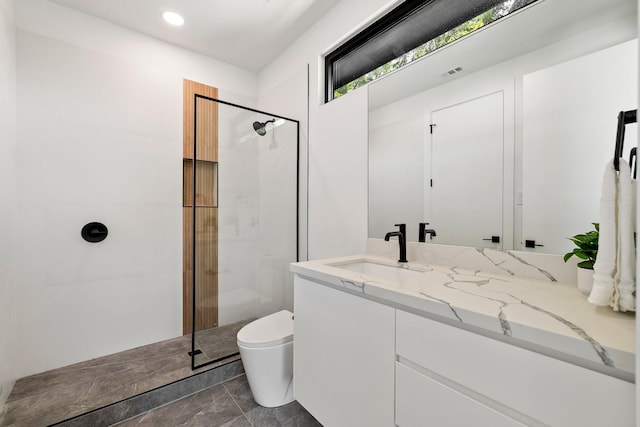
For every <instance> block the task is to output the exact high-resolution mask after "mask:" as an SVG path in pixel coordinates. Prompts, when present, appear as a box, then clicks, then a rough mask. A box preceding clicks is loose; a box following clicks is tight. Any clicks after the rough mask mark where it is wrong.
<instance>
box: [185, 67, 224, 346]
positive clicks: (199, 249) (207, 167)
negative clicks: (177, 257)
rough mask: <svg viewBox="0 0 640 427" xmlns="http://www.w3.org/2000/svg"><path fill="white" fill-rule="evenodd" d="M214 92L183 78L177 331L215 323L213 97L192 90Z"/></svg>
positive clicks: (215, 91) (215, 94)
mask: <svg viewBox="0 0 640 427" xmlns="http://www.w3.org/2000/svg"><path fill="white" fill-rule="evenodd" d="M195 94H199V95H203V96H207V97H209V98H216V99H217V97H218V89H217V88H215V87H211V86H207V85H203V84H201V83H197V82H193V81H190V80H186V79H185V80H184V81H183V157H184V161H183V178H184V185H183V195H184V197H183V203H184V207H183V282H182V295H183V310H182V313H183V316H182V332H183V334H185V335H186V334H190V333H191V332H192V331H196V332H197V331H201V330H205V329H210V328H214V327H216V326H218V209H217V189H218V185H217V163H212V162H217V161H218V103H217V102H214V101H210V100H206V99H202V98H198V99H197V101H196V102H197V103H198V105H197V118H196V117H195V108H194V104H195V103H194V95H195ZM196 119H197V121H198V122H197V126H196V131H197V141H196V142H197V153H195V154H196V156H195V158H196V192H197V193H196V206H195V209H196V223H195V227H196V259H195V266H196V304H195V309H196V325H195V328H194V327H193V325H192V319H193V317H192V316H193V311H192V309H193V308H192V302H193V293H192V290H193V265H194V259H193V258H194V257H193V207H192V206H193V200H192V199H193V158H194V152H193V136H194V121H195V120H196Z"/></svg>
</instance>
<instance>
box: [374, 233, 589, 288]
mask: <svg viewBox="0 0 640 427" xmlns="http://www.w3.org/2000/svg"><path fill="white" fill-rule="evenodd" d="M366 253H368V254H371V255H376V256H381V257H385V258H389V259H394V260H397V257H398V247H397V244H394V242H386V241H384V240H382V239H367V251H366ZM407 258H408V259H411V260H416V261H417V262H420V263H423V264H428V265H430V264H436V265H446V266H449V267H455V266H458V267H461V268H465V269H468V270H474V271H483V272H492V273H500V274H507V275H509V276H513V277H522V278H529V279H537V280H544V281H549V282H561V283H566V284H573V285H575V284H576V281H577V277H576V262H577V261H575V260H573V259H571V260H569V262H564V260H563V258H562V256H560V255H553V254H544V253H538V252H525V251H513V250H506V251H502V250H497V249H491V248H472V247H466V246H455V245H440V244H434V243H418V242H408V243H407Z"/></svg>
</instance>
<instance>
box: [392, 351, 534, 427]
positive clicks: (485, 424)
mask: <svg viewBox="0 0 640 427" xmlns="http://www.w3.org/2000/svg"><path fill="white" fill-rule="evenodd" d="M396 425H397V426H398V427H414V426H423V425H432V426H439V427H459V426H475V427H522V426H524V424H522V423H519V422H517V421H515V420H513V419H511V418H509V417H507V416H506V415H504V414H502V413H500V412H498V411H496V410H495V409H493V408H490V407H488V406H485V405H483V404H482V403H480V402H478V401H476V400H473V399H471V398H470V397H468V396H466V395H465V394H463V393H460V392H459V391H457V390H454V389H452V388H450V387H447V386H446V385H444V384H442V383H439V382H438V381H436V380H435V379H433V378H430V377H428V376H426V375H423V374H422V373H420V372H417V371H415V370H413V369H411V368H409V367H407V366H404V365H402V364H400V363H396Z"/></svg>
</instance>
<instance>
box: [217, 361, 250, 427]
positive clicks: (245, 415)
mask: <svg viewBox="0 0 640 427" xmlns="http://www.w3.org/2000/svg"><path fill="white" fill-rule="evenodd" d="M241 375H246V374H241ZM241 375H238V376H236V377H234V378H231V379H229V380H227V381H225V382H223V383H222V386H223V387H224V391H225V392H226V393H227V394H228V395H229V397H230V398H231V400H233V403H235V404H236V406H237V407H238V409H240V413H242V415H243V416H244V417H245V418H246V420H247V422H248V423H249V424H251V425H252V426H253V423H252V422H251V420H250V419H249V417H248V416H247V414H246V413H245V412H244V411H243V410H242V408H241V407H240V404H239V403H238V401H237V400H236V399H235V397H233V395H232V394H231V393H229V389H228V388H227V385H226V384H227V383H228V382H229V381H231V380H233V379H235V378H238V377H240V376H241Z"/></svg>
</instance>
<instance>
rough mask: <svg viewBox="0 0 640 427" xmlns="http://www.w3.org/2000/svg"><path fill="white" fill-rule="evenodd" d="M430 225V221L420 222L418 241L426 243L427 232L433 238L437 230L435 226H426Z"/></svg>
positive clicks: (430, 238)
mask: <svg viewBox="0 0 640 427" xmlns="http://www.w3.org/2000/svg"><path fill="white" fill-rule="evenodd" d="M427 225H429V223H428V222H421V223H420V224H419V226H420V228H419V229H418V241H419V242H420V243H424V242H425V241H426V237H427V234H428V235H429V240H433V238H434V237H435V236H436V230H434V229H433V228H425V226H427Z"/></svg>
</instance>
